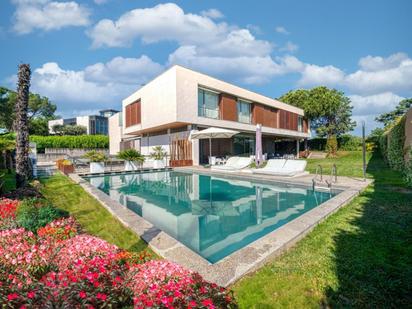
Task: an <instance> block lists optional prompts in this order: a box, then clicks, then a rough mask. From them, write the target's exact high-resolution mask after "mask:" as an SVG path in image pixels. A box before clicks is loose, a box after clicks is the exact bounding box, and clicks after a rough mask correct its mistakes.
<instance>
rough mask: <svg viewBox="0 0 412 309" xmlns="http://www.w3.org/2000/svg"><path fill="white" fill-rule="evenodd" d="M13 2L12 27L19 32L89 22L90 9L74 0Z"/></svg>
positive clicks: (79, 24) (58, 27) (59, 27)
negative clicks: (66, 0) (63, 0)
mask: <svg viewBox="0 0 412 309" xmlns="http://www.w3.org/2000/svg"><path fill="white" fill-rule="evenodd" d="M13 3H14V4H16V5H17V8H16V11H15V12H14V25H13V29H14V31H16V32H17V33H19V34H27V33H30V32H32V31H33V30H35V29H40V30H45V31H50V30H57V29H61V28H64V27H68V26H86V25H88V24H89V16H90V11H89V10H88V9H87V8H86V7H84V6H82V5H79V4H78V3H77V2H74V1H70V2H55V1H49V0H33V1H29V0H13Z"/></svg>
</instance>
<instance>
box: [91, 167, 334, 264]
mask: <svg viewBox="0 0 412 309" xmlns="http://www.w3.org/2000/svg"><path fill="white" fill-rule="evenodd" d="M84 178H85V179H86V180H87V181H89V182H90V183H91V184H92V185H93V186H95V187H97V188H98V189H100V190H101V191H103V192H105V193H106V194H107V195H109V196H110V197H111V198H112V199H114V200H116V201H118V202H120V203H121V204H122V205H124V206H125V207H127V208H129V209H130V210H132V211H133V212H135V213H136V214H138V215H139V216H141V217H143V218H144V219H146V220H147V221H149V222H150V223H152V224H153V225H154V226H156V227H157V228H159V229H161V230H163V231H164V232H166V233H167V234H169V235H170V236H172V237H174V238H175V239H177V240H178V241H180V242H181V243H183V244H184V245H185V246H187V247H189V248H191V249H192V250H193V251H195V252H197V253H198V254H199V255H200V256H202V257H203V258H205V259H206V260H208V261H209V262H211V263H216V262H218V261H219V260H221V259H223V258H224V257H226V256H228V255H230V254H231V253H233V252H235V251H236V250H239V249H241V248H243V247H244V246H246V245H248V244H250V243H251V242H253V241H255V240H257V239H259V238H261V237H262V236H264V235H266V234H268V233H270V232H272V231H274V230H276V229H277V228H279V227H281V226H282V225H284V224H286V223H288V222H290V221H291V220H293V219H295V218H297V217H299V216H300V215H302V214H304V213H305V212H307V211H309V210H311V209H313V208H315V207H316V206H318V205H320V204H322V203H324V202H325V201H327V200H329V199H330V198H332V197H333V196H334V195H336V194H337V193H338V192H331V193H329V192H318V191H313V190H312V188H308V187H305V186H298V185H290V184H283V183H273V182H270V183H269V182H256V181H254V180H250V181H249V180H247V181H246V180H237V179H231V178H226V177H221V176H218V177H217V176H211V175H202V174H197V173H192V172H181V171H161V172H147V173H134V174H118V175H105V176H91V177H90V176H89V177H84Z"/></svg>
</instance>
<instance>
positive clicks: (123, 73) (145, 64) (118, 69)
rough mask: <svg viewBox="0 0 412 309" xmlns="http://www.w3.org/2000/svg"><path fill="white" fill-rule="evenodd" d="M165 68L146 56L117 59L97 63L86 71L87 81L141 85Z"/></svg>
mask: <svg viewBox="0 0 412 309" xmlns="http://www.w3.org/2000/svg"><path fill="white" fill-rule="evenodd" d="M163 69H164V68H163V66H162V65H160V64H158V63H156V62H153V61H152V59H150V58H149V57H147V56H146V55H143V56H141V57H140V58H123V57H115V58H113V59H112V60H110V61H109V62H107V63H101V62H99V63H96V64H93V65H90V66H88V67H86V68H85V69H84V72H85V79H86V80H87V81H91V82H97V83H110V82H113V83H121V84H126V85H128V84H131V85H135V86H136V85H141V84H143V83H145V82H147V81H148V79H149V78H151V77H154V76H156V75H159V74H160V73H161V72H162V71H163Z"/></svg>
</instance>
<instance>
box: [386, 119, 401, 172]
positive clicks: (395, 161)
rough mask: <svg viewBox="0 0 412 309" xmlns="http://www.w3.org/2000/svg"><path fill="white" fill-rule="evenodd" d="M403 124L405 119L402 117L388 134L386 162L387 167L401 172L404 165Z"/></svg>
mask: <svg viewBox="0 0 412 309" xmlns="http://www.w3.org/2000/svg"><path fill="white" fill-rule="evenodd" d="M405 122H406V117H402V119H400V121H399V123H398V124H397V125H395V126H394V127H393V128H392V129H391V130H390V131H389V133H388V136H387V137H388V144H387V145H388V147H387V152H386V154H387V160H388V163H389V166H390V167H391V168H392V169H394V170H396V171H403V168H404V166H405V163H404V150H403V147H404V144H405Z"/></svg>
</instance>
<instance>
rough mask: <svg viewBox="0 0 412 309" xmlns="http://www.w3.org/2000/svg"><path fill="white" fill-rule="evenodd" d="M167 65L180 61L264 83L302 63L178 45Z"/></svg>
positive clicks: (216, 73) (235, 78)
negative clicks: (205, 52)
mask: <svg viewBox="0 0 412 309" xmlns="http://www.w3.org/2000/svg"><path fill="white" fill-rule="evenodd" d="M169 64H180V65H183V66H187V67H190V68H193V69H195V70H199V71H201V72H206V73H208V74H211V75H214V76H219V77H221V78H225V79H228V80H232V81H237V82H243V83H247V84H259V83H265V82H268V81H269V80H270V78H272V77H273V76H276V75H282V74H286V73H288V72H294V71H296V70H300V68H301V63H300V62H299V61H298V60H297V59H296V58H295V57H291V56H287V57H281V58H277V59H276V61H275V60H274V59H272V58H271V57H270V56H255V57H252V56H238V57H217V56H213V57H211V56H207V55H199V53H198V50H197V48H196V46H181V47H179V48H178V49H177V50H176V51H175V52H174V53H172V54H171V55H169Z"/></svg>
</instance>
